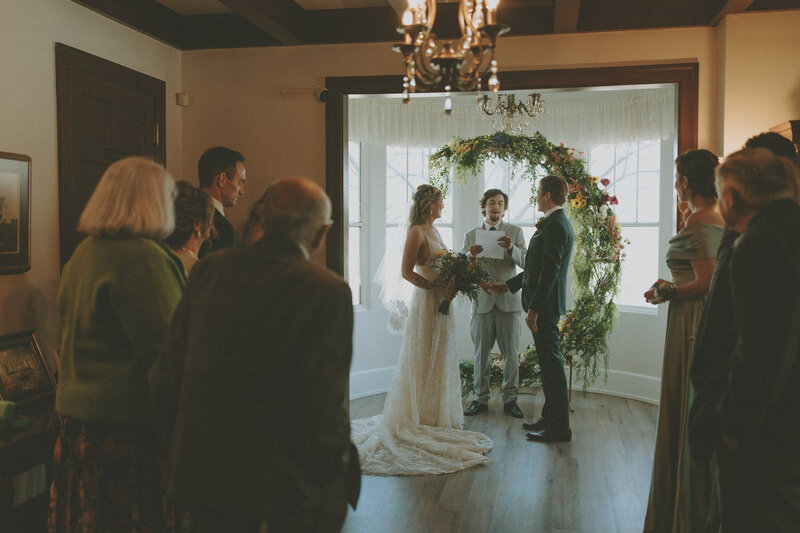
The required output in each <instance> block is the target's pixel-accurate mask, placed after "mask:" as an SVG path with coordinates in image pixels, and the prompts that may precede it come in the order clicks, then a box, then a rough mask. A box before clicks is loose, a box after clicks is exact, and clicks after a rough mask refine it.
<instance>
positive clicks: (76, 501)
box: [48, 415, 175, 533]
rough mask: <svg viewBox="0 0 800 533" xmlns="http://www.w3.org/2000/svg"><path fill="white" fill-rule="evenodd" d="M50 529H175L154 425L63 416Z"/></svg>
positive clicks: (143, 531) (56, 451)
mask: <svg viewBox="0 0 800 533" xmlns="http://www.w3.org/2000/svg"><path fill="white" fill-rule="evenodd" d="M59 427H60V431H59V435H58V438H57V439H56V444H55V448H54V450H53V483H52V485H51V487H50V513H49V519H48V529H49V531H51V532H58V533H62V532H63V533H73V532H81V533H89V532H112V531H113V532H119V531H126V532H132V533H133V532H141V533H149V532H161V531H174V530H175V526H174V520H173V516H174V512H173V511H172V509H168V506H167V505H166V503H165V499H164V496H163V491H162V490H161V470H160V466H159V459H158V453H157V450H156V438H155V434H154V432H153V430H152V428H147V427H146V426H142V425H134V424H119V423H107V422H87V421H82V420H77V419H74V418H70V417H67V416H63V415H59Z"/></svg>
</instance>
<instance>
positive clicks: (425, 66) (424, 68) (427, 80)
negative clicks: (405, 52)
mask: <svg viewBox="0 0 800 533" xmlns="http://www.w3.org/2000/svg"><path fill="white" fill-rule="evenodd" d="M432 59H433V56H432V55H428V54H426V53H424V52H417V53H415V54H414V61H415V62H416V64H417V69H416V78H417V80H419V82H420V83H422V84H423V85H425V86H433V85H436V84H437V83H439V81H440V80H441V78H442V76H441V73H440V72H439V71H438V70H437V69H435V68H433V63H432V62H431V60H432Z"/></svg>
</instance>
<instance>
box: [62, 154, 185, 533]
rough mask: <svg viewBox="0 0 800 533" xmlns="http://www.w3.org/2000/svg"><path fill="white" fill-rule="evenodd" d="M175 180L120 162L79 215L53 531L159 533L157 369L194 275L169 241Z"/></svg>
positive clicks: (68, 278)
mask: <svg viewBox="0 0 800 533" xmlns="http://www.w3.org/2000/svg"><path fill="white" fill-rule="evenodd" d="M174 195H175V183H174V180H173V179H172V177H171V176H170V175H169V174H168V173H167V171H166V170H165V169H164V168H163V167H162V166H161V165H159V164H157V163H155V162H154V161H152V160H149V159H146V158H143V157H130V158H127V159H123V160H120V161H117V162H116V163H114V164H113V165H111V166H110V167H109V168H108V169H107V170H106V172H105V173H104V174H103V177H102V178H101V179H100V183H99V184H98V185H97V188H96V189H95V191H94V193H92V196H91V198H89V202H88V203H87V205H86V208H85V209H84V211H83V214H82V215H81V218H80V221H79V223H78V230H79V231H82V232H84V233H87V234H88V237H86V239H84V240H83V242H81V243H80V245H79V246H78V247H77V249H76V250H75V253H74V254H73V255H72V257H71V258H70V260H69V261H68V262H67V264H66V266H65V267H64V271H63V272H62V276H61V283H60V285H59V289H58V309H59V315H60V318H61V328H62V330H61V357H60V359H61V361H60V382H59V386H58V391H57V393H56V412H57V413H58V417H59V424H60V433H59V436H58V438H57V440H56V444H55V449H54V461H53V466H54V469H53V484H52V487H51V491H50V495H51V502H50V517H49V522H50V524H49V525H50V530H51V531H73V530H76V531H161V530H163V529H164V527H165V520H164V516H163V515H164V512H163V499H162V492H161V489H160V471H159V462H158V452H157V447H156V439H155V438H154V429H153V413H152V410H151V404H150V402H149V389H148V384H147V372H148V370H149V368H150V366H151V364H152V363H153V361H154V360H155V358H156V355H157V353H158V351H159V349H160V346H161V344H162V341H163V339H164V336H165V333H166V330H167V326H168V323H169V321H170V319H171V318H172V314H173V312H174V310H175V306H176V305H177V303H178V300H179V299H180V297H181V292H182V290H183V285H184V283H185V281H186V277H185V274H184V271H183V268H182V266H181V263H180V261H179V260H178V258H177V257H175V255H173V254H172V252H171V251H170V250H169V248H167V246H166V245H164V244H163V243H162V241H161V240H162V239H163V238H164V237H166V236H167V235H169V234H170V233H172V231H173V228H174V226H175V221H174V218H175V216H174V207H173V198H174Z"/></svg>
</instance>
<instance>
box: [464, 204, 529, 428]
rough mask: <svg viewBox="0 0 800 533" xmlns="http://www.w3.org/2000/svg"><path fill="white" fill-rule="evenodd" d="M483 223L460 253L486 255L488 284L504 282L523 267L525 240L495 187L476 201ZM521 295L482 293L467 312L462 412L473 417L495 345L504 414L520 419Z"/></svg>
mask: <svg viewBox="0 0 800 533" xmlns="http://www.w3.org/2000/svg"><path fill="white" fill-rule="evenodd" d="M480 205H481V214H482V215H483V216H484V219H483V222H482V223H481V225H479V226H478V227H476V228H473V229H471V230H470V231H468V232H467V234H466V235H465V236H464V247H463V250H462V252H463V253H465V254H469V256H470V257H473V258H476V257H486V262H485V263H484V267H485V268H486V270H488V271H489V280H490V281H505V280H507V279H510V278H513V277H514V276H515V275H516V274H517V267H518V266H519V267H520V268H522V267H524V266H525V236H524V235H523V233H522V228H520V227H518V226H514V225H512V224H507V223H506V222H504V221H503V215H504V214H505V212H506V210H507V209H508V195H507V194H506V193H504V192H503V191H501V190H500V189H489V190H487V191H486V192H484V193H483V197H482V198H481V201H480ZM521 312H522V302H521V300H520V294H519V293H517V294H511V293H506V294H493V293H492V294H487V293H486V292H483V291H482V292H481V293H480V294H479V295H478V301H477V303H476V304H475V305H474V306H473V308H472V319H471V321H470V333H471V335H472V342H473V344H474V346H475V351H474V353H473V361H474V369H475V371H474V377H475V382H474V387H473V391H474V400H473V402H472V404H471V405H470V406H469V407H468V408H467V409H466V410H465V411H464V415H466V416H472V415H476V414H478V413H485V412H487V411H488V409H489V406H488V404H489V375H490V373H491V371H490V368H489V353H490V352H491V350H492V348H493V347H494V343H495V342H497V344H498V346H499V347H500V353H501V354H503V386H502V394H503V411H504V412H505V413H506V414H508V415H511V416H513V417H515V418H522V416H523V415H522V411H521V410H520V408H519V406H518V405H517V389H518V388H519V362H518V359H517V352H518V351H519V336H520V331H521V329H522V328H521V325H520V316H519V315H520V313H521Z"/></svg>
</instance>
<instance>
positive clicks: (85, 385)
mask: <svg viewBox="0 0 800 533" xmlns="http://www.w3.org/2000/svg"><path fill="white" fill-rule="evenodd" d="M185 283H186V275H185V274H184V271H183V267H182V266H181V263H180V261H179V260H178V258H177V257H176V256H174V255H173V254H172V252H170V251H169V249H168V248H167V247H166V246H165V245H163V244H162V243H160V242H157V241H155V240H152V239H146V238H136V239H111V238H100V237H92V236H89V237H87V238H86V239H84V241H83V242H81V244H80V245H79V246H78V248H77V249H76V250H75V253H74V254H73V255H72V257H71V258H70V260H69V261H68V262H67V264H66V266H65V267H64V271H63V272H62V276H61V283H60V285H59V288H58V310H59V315H60V318H61V328H62V330H61V353H60V367H59V383H58V390H57V392H56V411H58V412H59V413H61V414H63V415H66V416H69V417H72V418H77V419H79V420H88V421H100V422H150V421H152V416H151V412H150V410H151V408H150V403H149V388H148V384H147V371H148V370H149V368H150V365H151V364H152V363H153V361H154V360H155V358H156V355H157V354H158V351H159V349H160V347H161V344H162V342H163V340H164V336H165V335H166V331H167V327H168V325H169V322H170V320H171V319H172V314H173V311H174V310H175V306H176V305H177V304H178V300H180V297H181V292H182V291H183V286H184V284H185Z"/></svg>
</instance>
